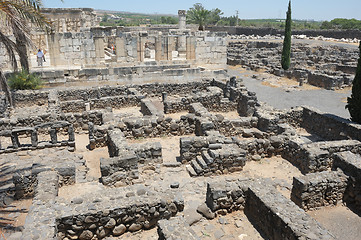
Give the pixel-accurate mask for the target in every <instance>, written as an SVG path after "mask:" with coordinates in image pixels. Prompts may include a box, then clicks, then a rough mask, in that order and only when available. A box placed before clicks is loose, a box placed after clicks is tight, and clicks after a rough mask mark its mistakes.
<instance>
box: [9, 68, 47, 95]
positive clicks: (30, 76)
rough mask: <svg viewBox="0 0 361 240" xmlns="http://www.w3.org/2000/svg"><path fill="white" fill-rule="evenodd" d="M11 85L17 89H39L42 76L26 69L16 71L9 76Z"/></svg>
mask: <svg viewBox="0 0 361 240" xmlns="http://www.w3.org/2000/svg"><path fill="white" fill-rule="evenodd" d="M8 81H9V86H10V88H11V89H15V90H26V89H32V90H34V89H39V88H41V86H42V81H41V79H40V77H39V76H38V75H36V74H34V73H28V72H27V71H25V70H22V71H20V72H15V73H14V74H12V75H11V76H10V78H9V80H8Z"/></svg>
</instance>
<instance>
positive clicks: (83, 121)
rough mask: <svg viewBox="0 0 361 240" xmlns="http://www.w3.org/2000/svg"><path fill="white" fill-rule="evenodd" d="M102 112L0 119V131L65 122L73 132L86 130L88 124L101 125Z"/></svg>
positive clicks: (48, 114)
mask: <svg viewBox="0 0 361 240" xmlns="http://www.w3.org/2000/svg"><path fill="white" fill-rule="evenodd" d="M103 112H104V110H102V111H100V110H94V111H88V112H82V113H65V114H57V115H53V114H51V113H47V114H40V115H36V116H27V117H18V118H15V117H14V118H11V119H9V118H3V119H0V131H2V130H11V129H14V128H21V127H35V126H37V125H39V124H43V123H48V122H55V121H66V122H69V123H71V124H72V125H73V127H74V131H75V132H80V131H83V130H88V122H93V123H94V124H97V125H101V124H102V116H103Z"/></svg>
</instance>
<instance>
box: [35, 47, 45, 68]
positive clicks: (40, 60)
mask: <svg viewBox="0 0 361 240" xmlns="http://www.w3.org/2000/svg"><path fill="white" fill-rule="evenodd" d="M36 56H37V59H38V67H42V66H43V61H44V62H45V55H44V53H43V51H41V49H39V50H38V53H37V54H36Z"/></svg>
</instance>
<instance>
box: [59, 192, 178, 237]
mask: <svg viewBox="0 0 361 240" xmlns="http://www.w3.org/2000/svg"><path fill="white" fill-rule="evenodd" d="M108 194H109V193H108ZM139 194H140V192H139V193H138V196H134V195H133V196H134V197H121V196H118V195H119V194H116V193H114V194H113V197H112V195H107V196H108V197H109V198H110V199H112V200H109V201H104V200H102V201H100V202H96V201H95V202H93V204H92V205H93V207H92V208H91V209H89V207H88V204H87V203H85V202H84V203H82V204H70V206H68V208H67V210H65V211H63V212H62V214H61V215H60V216H58V217H57V220H56V226H57V229H58V234H57V237H58V239H67V238H78V239H91V238H93V237H96V238H98V239H103V238H105V237H108V236H114V237H116V236H120V235H122V234H123V233H124V232H127V231H130V232H135V231H138V230H140V229H150V228H152V227H154V226H156V224H157V222H158V221H159V220H161V219H169V218H170V217H171V216H175V215H176V214H177V213H178V212H179V211H183V208H184V203H183V199H182V198H181V197H180V196H174V194H172V193H171V192H170V193H159V194H157V195H152V196H149V195H141V196H139ZM90 200H92V201H93V199H90ZM86 202H88V201H86ZM135 216H137V217H135ZM78 226H81V227H78Z"/></svg>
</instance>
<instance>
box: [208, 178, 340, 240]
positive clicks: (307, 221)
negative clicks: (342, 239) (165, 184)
mask: <svg viewBox="0 0 361 240" xmlns="http://www.w3.org/2000/svg"><path fill="white" fill-rule="evenodd" d="M206 203H207V206H208V207H209V208H210V209H211V210H212V211H213V212H218V213H220V214H227V213H229V212H233V211H237V210H244V212H245V214H246V215H247V217H248V219H250V221H251V223H252V224H253V225H254V226H255V227H256V228H257V230H258V231H260V232H261V234H262V235H263V236H264V237H265V238H267V239H275V240H278V239H300V237H301V236H302V237H303V238H304V239H314V240H316V239H317V240H318V239H334V237H333V236H332V235H331V234H330V233H329V232H328V231H327V230H326V229H324V228H323V227H322V226H321V225H320V224H319V223H318V222H317V221H315V220H314V219H313V218H312V217H310V216H309V215H307V214H306V213H305V212H304V211H303V210H301V209H300V208H299V207H298V206H297V205H295V204H294V203H293V202H292V201H290V200H289V199H287V198H285V197H284V196H283V195H282V194H281V193H279V192H278V191H277V190H276V189H275V188H274V187H273V186H272V185H271V182H270V181H269V180H265V179H258V180H249V179H239V180H233V181H232V180H230V181H219V180H217V181H212V182H209V183H208V185H207V194H206ZM291 219H292V220H291Z"/></svg>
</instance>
